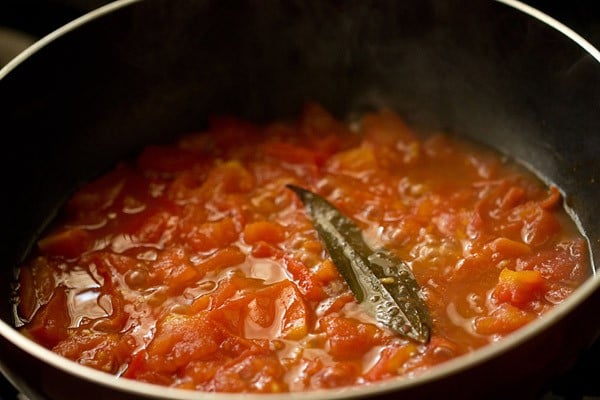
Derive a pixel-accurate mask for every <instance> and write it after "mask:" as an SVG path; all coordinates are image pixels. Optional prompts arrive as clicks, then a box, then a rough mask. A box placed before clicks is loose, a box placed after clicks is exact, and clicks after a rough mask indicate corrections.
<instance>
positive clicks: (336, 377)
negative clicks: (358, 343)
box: [311, 361, 361, 389]
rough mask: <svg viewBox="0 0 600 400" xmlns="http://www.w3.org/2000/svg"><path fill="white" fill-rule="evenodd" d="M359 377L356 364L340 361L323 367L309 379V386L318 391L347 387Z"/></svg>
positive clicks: (358, 365)
mask: <svg viewBox="0 0 600 400" xmlns="http://www.w3.org/2000/svg"><path fill="white" fill-rule="evenodd" d="M360 375H361V366H360V364H359V363H357V362H351V361H341V362H335V363H332V364H329V365H326V366H324V367H323V368H321V369H320V370H319V371H318V372H316V373H315V374H314V375H313V376H312V377H311V385H312V386H313V387H314V388H318V389H330V388H336V387H342V386H349V385H352V384H354V383H355V382H356V380H357V378H358V377H359V376H360Z"/></svg>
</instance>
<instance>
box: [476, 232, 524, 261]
mask: <svg viewBox="0 0 600 400" xmlns="http://www.w3.org/2000/svg"><path fill="white" fill-rule="evenodd" d="M486 247H487V248H488V249H489V250H491V251H492V252H494V253H496V254H498V255H499V256H500V258H513V257H520V256H523V255H526V254H529V253H531V247H529V246H528V245H527V244H525V243H522V242H517V241H516V240H511V239H508V238H505V237H499V238H497V239H494V240H493V241H492V242H490V243H488V244H487V245H486Z"/></svg>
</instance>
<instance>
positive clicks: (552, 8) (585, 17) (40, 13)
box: [0, 0, 600, 400]
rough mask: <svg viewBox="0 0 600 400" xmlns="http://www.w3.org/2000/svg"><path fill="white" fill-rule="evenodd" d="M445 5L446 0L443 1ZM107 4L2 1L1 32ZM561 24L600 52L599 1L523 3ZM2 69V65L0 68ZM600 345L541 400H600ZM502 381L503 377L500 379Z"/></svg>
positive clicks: (53, 22)
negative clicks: (598, 365) (5, 29)
mask: <svg viewBox="0 0 600 400" xmlns="http://www.w3.org/2000/svg"><path fill="white" fill-rule="evenodd" d="M440 1H443V0H440ZM108 2H109V1H107V0H0V28H8V29H10V30H12V31H15V32H22V33H24V34H25V35H26V36H27V37H28V38H30V39H31V40H35V39H37V38H40V37H42V36H44V35H46V34H48V33H50V32H52V31H53V30H55V29H56V28H58V27H60V26H62V25H64V24H65V23H67V22H69V21H71V20H73V19H75V18H77V17H79V16H80V15H82V14H84V13H86V12H88V11H91V10H93V9H95V8H97V7H100V6H102V5H104V4H106V3H108ZM524 2H525V3H526V4H529V5H531V6H533V7H535V8H538V9H539V10H541V11H543V12H545V13H546V14H548V15H550V16H552V17H554V18H555V19H557V20H559V21H561V22H562V23H564V24H565V25H567V26H568V27H570V28H571V29H572V30H574V31H575V32H577V33H579V34H580V35H581V36H582V37H584V38H585V39H587V40H588V41H589V42H590V43H591V44H593V45H594V46H596V47H598V48H600V11H597V10H598V9H599V8H600V7H598V6H599V5H600V0H527V1H524ZM1 66H2V65H1V64H0V67H1ZM599 361H600V341H597V342H596V344H595V345H594V346H593V347H592V348H591V349H590V350H589V351H588V352H587V353H585V354H583V355H582V356H581V358H580V360H579V362H578V363H577V365H576V366H575V367H574V368H573V369H572V370H570V371H568V372H567V373H566V374H564V375H563V376H561V377H559V378H558V379H557V380H555V381H554V382H550V383H549V384H548V388H547V390H546V391H545V393H544V394H543V395H542V396H541V398H540V399H539V400H600V369H599V368H597V364H598V362H599ZM499 379H501V377H499ZM13 399H17V393H16V391H15V390H14V389H13V388H12V386H10V384H9V383H8V382H6V381H5V380H4V378H3V377H2V376H0V400H13Z"/></svg>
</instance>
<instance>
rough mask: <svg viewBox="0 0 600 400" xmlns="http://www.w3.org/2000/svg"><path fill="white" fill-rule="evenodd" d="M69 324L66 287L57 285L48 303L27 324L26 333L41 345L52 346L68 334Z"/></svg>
mask: <svg viewBox="0 0 600 400" xmlns="http://www.w3.org/2000/svg"><path fill="white" fill-rule="evenodd" d="M70 325H71V317H70V316H69V311H68V308H67V292H66V288H65V287H64V286H58V287H57V288H56V289H55V290H54V293H53V294H52V297H51V298H50V300H49V301H48V303H46V304H45V305H44V306H42V307H41V308H40V309H39V310H38V311H37V312H36V314H35V315H34V317H33V319H32V320H31V322H30V323H29V325H28V326H27V333H28V334H30V335H31V336H33V337H34V338H35V340H36V341H37V342H38V343H41V344H42V345H43V346H46V347H48V348H53V347H54V346H56V345H57V344H58V343H59V342H60V341H61V340H64V339H66V338H67V337H68V336H69V332H68V330H69V327H70Z"/></svg>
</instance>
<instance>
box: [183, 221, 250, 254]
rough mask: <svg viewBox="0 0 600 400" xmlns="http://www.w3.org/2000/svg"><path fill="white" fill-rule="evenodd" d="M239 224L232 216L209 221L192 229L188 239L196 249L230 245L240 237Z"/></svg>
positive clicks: (201, 250)
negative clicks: (237, 224)
mask: <svg viewBox="0 0 600 400" xmlns="http://www.w3.org/2000/svg"><path fill="white" fill-rule="evenodd" d="M238 236H239V233H238V229H237V226H236V224H235V222H234V221H233V219H232V218H231V217H225V218H223V219H220V220H218V221H208V222H204V223H202V224H201V225H200V226H198V227H196V228H195V229H192V231H191V232H189V233H188V234H187V237H186V241H187V243H188V245H189V246H190V247H191V248H192V249H193V250H195V251H198V252H206V251H209V250H213V249H216V248H220V247H224V246H227V245H230V244H231V243H233V242H234V241H236V240H237V239H238Z"/></svg>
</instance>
